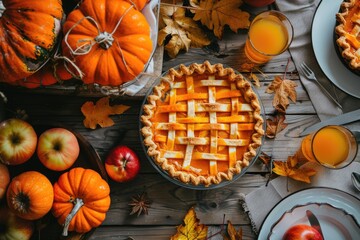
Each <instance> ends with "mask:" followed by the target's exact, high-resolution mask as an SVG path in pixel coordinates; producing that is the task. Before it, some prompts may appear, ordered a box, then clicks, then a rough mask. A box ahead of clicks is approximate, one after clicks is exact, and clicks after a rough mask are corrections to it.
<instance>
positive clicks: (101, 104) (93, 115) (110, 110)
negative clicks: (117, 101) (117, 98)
mask: <svg viewBox="0 0 360 240" xmlns="http://www.w3.org/2000/svg"><path fill="white" fill-rule="evenodd" d="M129 108H130V107H129V106H126V105H114V106H110V105H109V97H103V98H100V99H99V100H98V101H97V102H96V104H95V105H94V103H93V102H92V101H87V102H85V103H84V104H83V105H82V106H81V112H82V113H83V114H84V116H85V119H84V121H83V123H84V126H85V127H86V128H91V129H95V128H96V126H97V125H100V127H110V126H112V125H114V121H113V120H112V119H111V118H110V117H109V115H113V114H121V113H123V112H125V111H126V110H127V109H129Z"/></svg>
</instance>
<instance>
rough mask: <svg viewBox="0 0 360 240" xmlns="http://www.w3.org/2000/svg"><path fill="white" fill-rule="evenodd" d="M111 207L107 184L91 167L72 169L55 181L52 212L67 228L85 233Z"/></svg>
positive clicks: (97, 222) (101, 220)
mask: <svg viewBox="0 0 360 240" xmlns="http://www.w3.org/2000/svg"><path fill="white" fill-rule="evenodd" d="M109 207H110V187H109V185H108V183H107V182H106V181H105V180H104V179H102V178H101V176H100V174H99V173H97V172H96V171H94V170H92V169H85V168H81V167H77V168H73V169H71V170H70V171H67V172H65V173H63V174H62V175H61V176H60V177H59V179H58V181H57V182H56V183H55V184H54V203H53V207H52V213H53V215H54V216H55V217H56V218H57V219H58V223H59V224H60V225H64V230H63V235H64V236H67V234H68V230H69V231H76V232H78V233H84V232H88V231H90V230H91V229H92V228H94V227H97V226H99V225H100V224H101V223H102V222H103V221H104V219H105V217H106V213H107V211H108V210H109Z"/></svg>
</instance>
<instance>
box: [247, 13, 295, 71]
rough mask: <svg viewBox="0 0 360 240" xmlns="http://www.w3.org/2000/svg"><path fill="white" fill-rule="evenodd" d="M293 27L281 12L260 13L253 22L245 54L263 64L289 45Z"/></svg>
mask: <svg viewBox="0 0 360 240" xmlns="http://www.w3.org/2000/svg"><path fill="white" fill-rule="evenodd" d="M292 35H293V29H292V26H291V23H290V22H289V20H288V19H287V18H286V17H285V16H284V15H282V14H281V13H279V12H276V11H268V12H264V13H261V14H259V15H258V16H256V17H255V19H254V20H253V22H252V23H251V26H250V29H249V34H248V39H247V41H246V43H245V54H246V56H247V58H248V59H249V60H250V61H252V62H253V63H258V64H262V63H265V62H267V61H269V60H270V59H271V58H272V57H273V56H275V55H278V54H280V53H282V52H283V51H285V50H286V49H287V47H288V46H289V44H290V42H291V39H292Z"/></svg>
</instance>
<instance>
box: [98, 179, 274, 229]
mask: <svg viewBox="0 0 360 240" xmlns="http://www.w3.org/2000/svg"><path fill="white" fill-rule="evenodd" d="M267 177H268V176H267V175H264V176H262V175H260V174H245V175H244V176H242V177H241V178H239V179H238V180H236V181H235V182H233V183H231V184H229V185H226V186H224V187H222V188H217V189H211V190H206V191H199V190H192V189H187V188H183V187H180V186H178V185H176V184H174V183H171V182H169V181H168V180H167V179H165V178H163V177H162V176H160V175H158V174H140V175H139V176H138V177H137V178H136V179H135V180H134V181H132V182H129V183H126V184H119V183H115V182H110V187H111V199H112V203H111V208H110V210H109V212H108V213H107V217H106V219H105V221H104V223H103V225H124V224H126V225H177V224H179V223H181V220H182V218H183V215H184V213H186V212H187V211H188V209H189V208H190V207H192V206H195V208H196V211H197V214H198V216H199V217H200V218H201V219H203V220H202V221H203V222H204V223H206V224H221V223H222V221H223V215H224V214H225V215H226V216H227V217H228V218H229V219H231V221H232V223H234V224H244V223H248V221H249V220H248V218H247V216H246V214H245V213H244V212H243V211H242V209H241V206H240V204H239V200H240V195H241V194H247V193H249V192H251V191H253V190H255V189H256V188H258V187H259V186H263V185H264V184H265V183H266V181H267V180H268V179H267ZM143 191H146V192H147V194H148V198H149V199H150V200H151V201H152V204H151V208H150V209H149V215H141V216H140V217H136V216H134V215H132V216H129V213H130V207H129V206H128V203H129V202H130V200H131V197H132V196H133V195H135V194H136V193H142V192H143ZM234 213H236V214H234Z"/></svg>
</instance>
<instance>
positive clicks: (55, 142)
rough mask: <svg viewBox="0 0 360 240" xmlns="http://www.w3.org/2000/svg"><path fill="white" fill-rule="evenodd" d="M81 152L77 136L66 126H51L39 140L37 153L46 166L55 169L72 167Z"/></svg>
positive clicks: (60, 169) (61, 169)
mask: <svg viewBox="0 0 360 240" xmlns="http://www.w3.org/2000/svg"><path fill="white" fill-rule="evenodd" d="M79 153H80V147H79V142H78V140H77V138H76V136H75V135H74V134H73V133H72V132H70V131H69V130H67V129H65V128H50V129H48V130H46V131H45V132H43V133H42V134H41V135H40V137H39V141H38V146H37V155H38V157H39V160H40V162H41V163H42V164H44V166H45V167H47V168H49V169H51V170H54V171H63V170H66V169H68V168H70V167H71V166H72V165H73V164H74V162H75V161H76V159H77V158H78V156H79Z"/></svg>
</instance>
